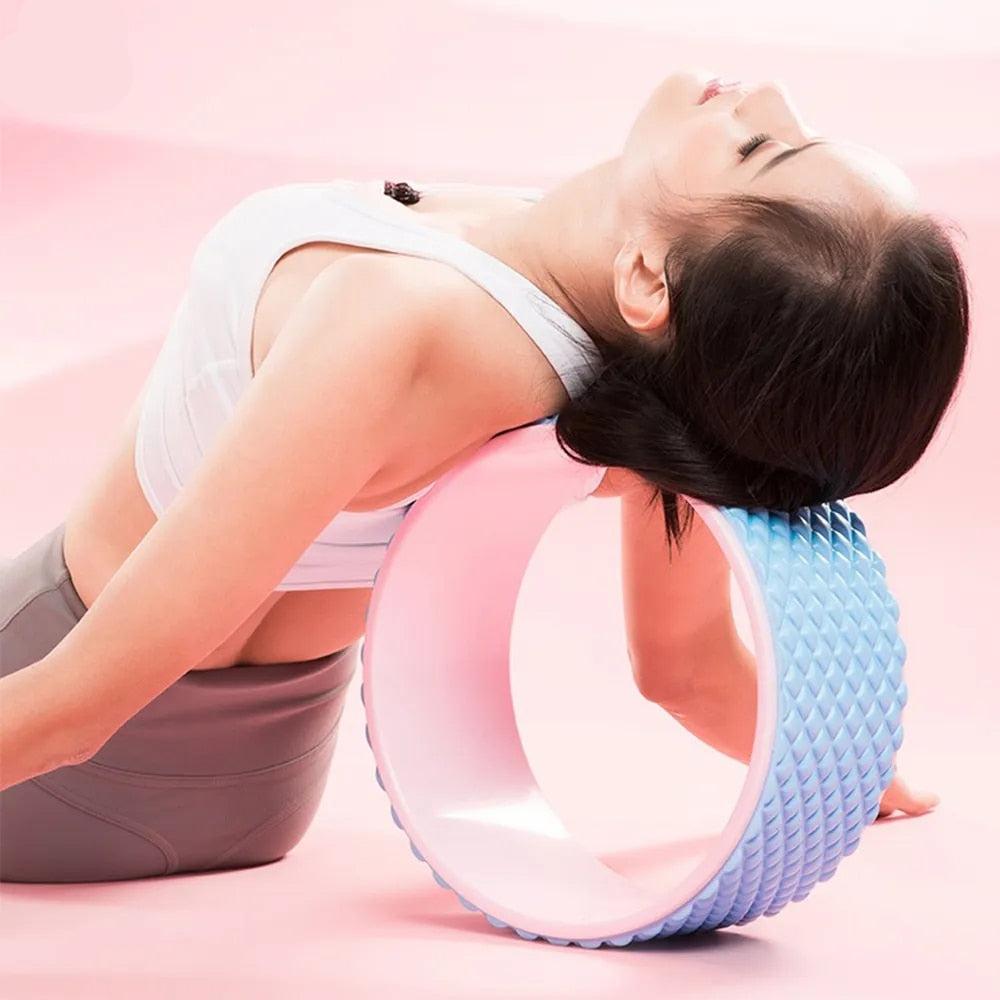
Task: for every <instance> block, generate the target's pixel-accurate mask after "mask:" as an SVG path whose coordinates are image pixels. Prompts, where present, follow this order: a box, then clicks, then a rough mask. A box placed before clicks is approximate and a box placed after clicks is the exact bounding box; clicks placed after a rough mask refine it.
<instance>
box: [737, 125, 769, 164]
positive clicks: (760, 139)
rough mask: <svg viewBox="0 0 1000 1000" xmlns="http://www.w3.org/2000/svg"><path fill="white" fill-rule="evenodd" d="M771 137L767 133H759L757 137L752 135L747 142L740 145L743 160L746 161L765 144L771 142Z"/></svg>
mask: <svg viewBox="0 0 1000 1000" xmlns="http://www.w3.org/2000/svg"><path fill="white" fill-rule="evenodd" d="M771 138H772V137H771V136H769V135H768V134H767V133H766V132H758V133H757V135H752V136H751V137H750V138H749V139H747V140H746V142H741V143H740V145H739V153H740V157H741V158H742V159H744V160H745V159H746V158H747V157H748V156H749V155H750V154H751V153H752V152H754V150H756V149H758V148H759V147H760V146H763V145H764V143H766V142H770V141H771Z"/></svg>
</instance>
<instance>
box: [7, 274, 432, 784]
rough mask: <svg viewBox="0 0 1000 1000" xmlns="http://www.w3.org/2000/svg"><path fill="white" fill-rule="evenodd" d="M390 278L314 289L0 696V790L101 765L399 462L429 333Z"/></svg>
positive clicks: (319, 282) (330, 280) (415, 303)
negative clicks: (202, 447)
mask: <svg viewBox="0 0 1000 1000" xmlns="http://www.w3.org/2000/svg"><path fill="white" fill-rule="evenodd" d="M392 267H393V263H392V262H391V261H386V260H385V259H384V258H375V257H352V258H349V259H347V260H345V261H339V262H338V263H337V264H336V265H334V266H332V267H331V268H328V269H327V270H326V271H324V272H323V273H322V274H321V275H320V276H319V277H317V279H316V280H315V281H314V282H313V284H312V285H311V286H310V288H309V289H308V291H307V292H306V293H305V295H304V296H303V298H302V299H301V300H300V302H299V304H298V305H297V306H296V308H295V310H294V311H293V312H292V313H291V315H290V316H289V318H288V321H287V325H286V328H285V329H284V330H283V332H282V335H281V337H280V338H279V340H278V341H277V343H276V345H275V347H274V348H273V349H272V351H271V353H270V354H269V356H268V359H267V363H266V365H264V366H263V367H262V369H261V371H260V372H259V373H258V374H257V376H256V377H255V378H254V380H253V381H252V383H251V384H250V386H249V387H248V388H247V390H246V392H245V393H244V395H243V396H242V398H241V399H240V401H239V404H238V406H237V408H236V410H235V412H234V414H233V417H232V419H231V420H230V421H229V423H228V424H227V425H226V426H225V428H224V429H223V431H222V432H221V433H220V434H219V437H218V438H217V440H216V441H215V442H213V445H212V447H211V448H210V450H209V452H208V453H207V454H206V455H205V458H204V460H203V461H202V463H201V465H200V466H199V468H198V470H197V473H196V474H195V475H194V476H193V477H192V479H191V480H190V481H189V482H188V483H187V484H186V485H185V488H184V490H183V491H182V493H181V494H180V495H178V496H177V498H176V499H175V501H174V502H173V504H172V505H171V506H170V507H169V508H168V509H167V510H166V511H165V513H164V515H163V516H162V517H161V518H160V519H159V521H158V522H157V523H156V524H155V525H154V526H153V528H152V529H151V530H150V531H149V533H148V534H147V535H146V536H145V537H144V538H143V540H142V541H141V542H140V544H139V545H138V546H137V547H136V548H135V550H134V551H133V552H132V553H131V554H130V555H129V557H128V558H127V559H126V560H125V562H124V563H123V564H122V566H121V567H120V568H119V570H118V572H117V573H116V574H115V575H114V577H113V578H112V579H111V580H110V581H109V583H108V584H107V586H106V587H105V588H104V590H103V591H102V592H101V593H100V595H99V596H98V597H97V599H96V600H95V601H94V603H93V605H92V606H91V607H90V609H89V610H88V612H87V614H86V615H84V616H83V618H82V619H81V621H80V622H79V623H78V624H77V625H76V626H75V627H74V628H73V629H72V631H71V632H70V633H69V634H68V635H67V636H66V637H65V638H64V639H63V641H62V642H60V643H59V645H58V646H56V647H55V648H54V649H53V650H52V651H51V653H49V654H48V655H47V656H46V657H44V659H42V660H40V661H38V662H37V663H34V664H32V665H30V666H28V667H25V668H23V669H22V670H19V671H16V672H15V673H13V674H10V675H8V676H7V677H5V678H3V680H2V681H0V711H2V716H0V722H2V724H0V765H2V768H3V773H2V775H0V787H8V786H10V785H12V784H17V783H18V782H20V781H23V780H25V779H26V778H28V777H31V776H33V775H34V774H38V773H42V772H43V771H45V770H50V769H52V768H53V767H57V766H61V765H63V764H66V763H75V762H78V761H79V760H82V759H86V757H88V756H90V755H92V754H93V753H95V752H96V751H97V750H98V749H99V748H100V746H101V745H103V743H105V742H106V741H107V740H108V739H109V738H110V737H111V735H113V734H114V732H115V731H116V730H117V729H118V728H120V727H121V726H122V725H123V724H124V723H125V722H126V721H127V720H128V719H130V718H131V717H132V716H133V715H134V714H135V713H136V712H138V711H139V710H140V709H141V708H142V707H143V706H144V705H146V704H148V702H150V701H151V700H152V699H153V698H154V697H155V696H156V695H158V694H159V693H160V692H162V691H163V690H164V689H166V688H167V687H169V686H170V684H172V683H173V682H174V681H175V680H176V679H177V678H178V677H180V676H181V675H182V674H183V673H185V672H186V671H187V670H188V669H189V667H190V666H191V665H192V664H195V663H197V662H199V661H200V660H201V659H202V658H203V657H205V656H206V655H207V654H208V653H210V652H211V651H212V650H213V649H215V648H216V647H218V646H219V645H220V644H221V643H222V642H223V641H224V640H225V639H226V638H227V637H228V636H229V635H230V634H231V633H232V632H233V631H234V630H235V629H236V628H238V627H239V625H240V624H241V623H242V622H243V621H244V620H245V619H246V618H247V617H248V616H249V615H250V614H251V613H252V612H253V611H254V610H255V609H256V608H257V607H258V606H259V605H260V604H261V602H262V601H263V600H264V599H265V598H266V597H267V595H268V594H269V593H271V592H272V591H273V589H274V587H275V585H276V584H277V583H278V582H280V580H281V578H282V577H283V576H284V574H285V573H286V572H287V570H288V568H289V566H291V565H292V564H293V563H294V561H295V560H296V559H297V558H298V557H299V555H301V553H302V552H303V551H304V550H305V549H306V548H307V546H308V545H309V544H310V542H311V541H312V540H313V539H314V538H315V537H316V535H317V534H319V532H320V531H321V530H322V528H323V527H324V526H325V525H326V524H327V523H328V522H329V520H330V519H331V518H332V517H333V516H335V515H336V514H337V513H338V511H340V510H342V509H343V507H344V506H345V505H346V504H347V503H349V502H350V500H351V499H352V498H353V497H354V496H355V495H356V494H357V492H358V491H359V490H360V489H361V488H362V487H363V486H364V484H365V483H366V482H367V481H368V480H369V479H370V478H371V476H372V475H373V474H374V473H375V472H376V471H377V470H378V469H379V468H380V467H382V465H383V464H384V462H385V460H386V456H388V455H390V454H392V453H393V452H395V451H397V450H398V446H399V440H398V439H400V437H401V435H403V434H404V433H406V432H407V427H408V422H407V420H405V419H400V416H401V414H402V413H405V412H406V410H407V407H408V405H409V401H410V400H411V399H412V398H413V395H414V393H415V392H417V391H418V383H419V381H420V378H421V377H422V376H421V375H420V374H418V373H419V372H420V371H421V370H422V369H421V366H420V360H421V357H422V351H423V347H422V345H423V343H424V340H425V337H424V333H425V329H424V326H425V324H426V326H427V328H429V326H430V321H431V318H432V317H431V314H430V311H429V309H428V310H427V315H426V316H421V315H420V312H421V296H420V294H419V291H416V292H414V290H412V289H407V290H406V291H407V294H402V293H401V292H402V290H401V289H400V288H398V287H393V285H392V278H393V276H394V275H395V274H396V271H394V270H392ZM425 298H427V297H425ZM424 391H426V390H424Z"/></svg>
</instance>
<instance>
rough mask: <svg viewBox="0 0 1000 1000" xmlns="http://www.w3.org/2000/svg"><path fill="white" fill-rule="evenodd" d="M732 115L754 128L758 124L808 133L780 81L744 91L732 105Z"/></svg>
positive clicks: (786, 89) (771, 81) (765, 83)
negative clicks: (747, 122)
mask: <svg viewBox="0 0 1000 1000" xmlns="http://www.w3.org/2000/svg"><path fill="white" fill-rule="evenodd" d="M733 114H734V115H735V116H736V117H737V118H743V119H745V120H747V121H749V122H752V123H753V124H754V125H755V126H756V125H757V124H758V123H759V124H761V125H770V126H771V127H772V128H782V127H785V128H789V127H790V128H792V129H794V130H797V131H799V132H803V133H808V132H809V131H810V129H809V127H808V126H807V125H806V124H805V122H804V121H803V120H802V116H801V115H800V114H799V112H798V110H797V109H796V107H795V102H794V101H793V100H792V98H791V96H790V95H789V93H788V88H787V87H786V86H785V84H784V83H783V82H781V81H780V80H765V81H763V82H762V83H759V84H757V85H756V86H754V87H751V88H749V89H748V90H746V92H745V93H744V94H743V97H742V98H741V99H740V100H739V101H737V103H736V104H735V105H734V107H733Z"/></svg>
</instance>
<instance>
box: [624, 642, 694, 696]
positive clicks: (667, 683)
mask: <svg viewBox="0 0 1000 1000" xmlns="http://www.w3.org/2000/svg"><path fill="white" fill-rule="evenodd" d="M629 662H630V663H631V666H632V678H633V680H634V681H635V686H636V688H637V689H638V691H639V694H641V695H642V697H643V698H645V699H646V701H651V702H654V703H656V704H657V705H662V706H663V707H664V708H670V707H674V706H680V705H683V704H685V703H686V702H687V701H688V700H689V699H690V698H691V696H692V692H693V689H694V672H693V671H692V670H691V669H690V667H689V665H688V664H686V663H683V662H679V661H678V660H677V658H676V657H672V656H666V655H662V654H658V653H656V652H654V651H650V650H645V651H643V652H639V651H637V650H636V649H634V648H630V649H629Z"/></svg>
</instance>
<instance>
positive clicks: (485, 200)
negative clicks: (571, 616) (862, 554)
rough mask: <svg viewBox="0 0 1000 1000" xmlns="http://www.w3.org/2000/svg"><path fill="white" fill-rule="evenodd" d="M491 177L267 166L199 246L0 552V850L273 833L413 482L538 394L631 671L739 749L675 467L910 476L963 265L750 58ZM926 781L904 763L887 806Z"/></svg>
mask: <svg viewBox="0 0 1000 1000" xmlns="http://www.w3.org/2000/svg"><path fill="white" fill-rule="evenodd" d="M386 194H388V195H390V197H388V198H387V197H385V195H386ZM517 194H518V192H517V191H516V190H515V189H492V190H482V189H475V188H470V187H468V186H463V185H451V186H449V185H437V186H427V185H422V184H417V185H415V186H411V185H407V184H405V183H395V184H394V183H389V182H386V184H385V186H384V188H383V187H382V186H381V185H379V187H378V188H376V187H374V186H372V185H370V184H351V183H350V182H329V183H315V184H292V185H282V186H279V187H275V188H269V189H266V190H264V191H261V192H257V193H255V194H253V195H251V196H250V197H248V198H246V199H243V200H242V201H241V202H239V203H238V204H237V205H236V206H235V207H234V208H233V209H232V211H230V212H229V213H227V214H226V215H225V216H224V217H223V218H222V219H221V220H220V221H219V222H218V223H217V224H216V226H214V227H213V228H212V230H210V232H209V233H208V234H207V235H206V237H205V239H204V240H203V241H202V243H201V244H199V247H198V249H197V251H196V253H195V256H194V261H193V265H192V269H191V282H190V286H189V288H188V289H187V291H186V294H185V296H184V297H183V299H182V302H181V304H180V306H179V307H178V310H177V313H176V315H175V317H174V324H173V326H172V328H171V330H170V333H169V336H168V337H167V338H166V340H165V342H164V345H163V349H162V351H161V353H160V356H159V357H158V359H157V362H156V364H155V366H154V368H153V371H152V373H151V374H150V377H149V379H148V381H147V383H146V385H145V387H144V389H143V392H142V394H141V395H140V397H139V399H138V400H137V401H136V405H135V406H134V407H133V410H132V413H131V414H130V417H129V419H128V421H127V426H126V427H125V430H124V434H123V436H122V438H121V441H120V443H119V447H118V449H117V450H116V451H115V453H114V454H113V456H112V458H111V460H110V461H109V462H108V464H107V465H106V466H105V467H104V468H102V469H101V470H99V472H98V474H97V476H96V478H95V479H94V481H93V483H92V484H91V486H90V488H89V489H88V491H87V492H86V493H85V495H83V496H82V497H81V498H80V499H79V500H78V502H77V503H76V504H75V505H74V507H73V508H72V509H71V510H70V511H69V513H68V516H67V518H66V520H65V523H64V524H63V525H60V526H58V527H57V528H55V529H53V530H52V531H51V532H50V533H49V534H47V535H46V536H45V537H43V538H42V539H39V541H38V542H36V543H35V544H34V545H33V546H32V547H30V548H29V549H28V550H26V551H25V552H23V553H21V554H20V555H19V556H18V557H17V558H16V559H14V560H13V562H11V563H9V564H7V565H6V566H4V567H3V568H2V569H0V667H2V670H0V673H2V674H3V678H2V680H0V697H2V702H3V721H2V729H0V755H2V761H3V773H2V775H0V788H2V789H3V792H2V802H0V805H2V809H0V816H2V824H3V828H2V830H0V844H2V848H0V878H2V879H5V880H8V881H88V880H97V879H121V878H135V877H142V876H149V875H162V874H170V873H172V872H179V871H195V870H206V869H217V868H232V867H246V866H250V865H255V864H262V863H266V862H268V861H273V860H276V859H277V858H279V857H281V856H283V855H284V854H285V853H286V852H287V851H288V850H289V849H291V847H293V846H294V845H295V844H296V843H297V842H298V841H299V839H300V838H301V836H302V835H303V833H304V832H305V830H306V828H307V826H308V824H309V822H310V820H311V818H312V816H313V814H314V812H315V809H316V806H317V804H318V801H319V797H320V795H321V793H322V789H323V783H324V781H325V778H326V774H327V771H328V768H329V765H330V761H331V756H332V753H333V747H334V742H335V739H336V726H337V721H338V719H339V715H340V712H341V709H342V705H343V697H344V689H345V686H346V685H347V683H348V681H349V680H350V676H351V672H352V670H353V667H354V658H353V655H352V654H353V651H354V650H355V648H356V643H357V640H358V639H359V638H360V637H361V635H362V633H363V625H364V611H365V607H366V603H367V601H368V598H369V595H370V590H371V584H372V579H373V576H374V573H375V571H376V570H377V568H378V563H379V561H380V559H381V557H382V555H383V554H384V551H385V548H386V545H387V544H388V541H389V539H390V538H391V536H392V532H393V531H394V530H395V527H396V526H397V525H398V523H399V521H400V520H401V518H402V516H403V515H404V514H405V511H406V509H407V507H408V506H409V504H411V503H412V502H413V501H414V500H415V499H416V498H417V497H419V496H421V495H422V494H423V493H424V492H426V491H427V489H429V488H430V486H431V485H432V484H433V482H434V480H435V479H436V478H437V477H438V476H440V475H441V474H442V473H443V472H444V471H445V470H446V469H448V468H449V467H451V466H452V465H454V464H455V463H457V462H461V461H462V460H463V459H464V458H466V457H467V456H468V455H469V454H471V453H472V452H473V451H474V450H475V449H477V448H479V447H480V446H481V445H482V444H483V443H484V442H485V441H487V440H489V438H491V437H492V436H494V435H496V434H498V433H502V432H503V431H505V430H509V429H512V428H515V427H519V426H523V425H525V424H527V423H531V422H534V421H538V420H541V419H544V418H546V417H547V416H548V415H550V414H553V413H555V414H558V419H557V422H556V425H555V426H556V433H557V437H558V440H559V442H560V444H561V446H562V447H564V448H566V449H567V450H569V451H570V452H571V453H572V454H573V455H574V456H575V457H576V458H578V459H580V460H582V461H585V462H589V463H591V464H600V465H606V466H609V472H608V473H607V475H606V476H605V479H604V481H603V482H602V485H601V487H600V488H599V490H598V494H599V495H605V496H607V495H619V496H621V497H622V517H623V522H622V523H623V566H624V578H625V594H624V600H625V606H626V614H627V620H628V626H629V654H630V658H631V662H632V668H633V673H634V675H635V679H636V682H637V684H638V687H639V690H640V691H641V692H642V694H643V695H644V696H645V697H647V698H649V699H651V700H653V701H655V702H657V703H659V704H661V705H663V706H664V708H666V709H667V711H669V712H671V713H672V714H673V715H674V716H675V717H676V718H677V719H678V720H680V721H681V722H682V723H683V724H684V725H686V726H687V727H688V728H690V729H691V730H692V731H693V732H695V733H696V734H697V735H699V736H700V737H701V738H703V739H705V740H706V741H708V742H710V743H711V744H712V745H714V746H716V747H718V748H719V749H720V750H722V751H723V752H725V753H728V754H731V755H732V756H734V757H737V758H738V759H742V760H747V759H748V757H749V751H750V743H751V741H752V733H753V725H754V709H755V703H754V698H755V685H754V676H753V664H752V661H751V659H750V657H749V654H748V652H747V651H746V649H745V648H744V647H743V646H742V645H741V643H740V642H739V640H738V639H737V637H736V635H735V631H734V629H733V627H732V620H731V617H730V614H729V610H730V609H729V607H728V582H727V581H728V576H727V567H726V566H725V564H724V563H723V562H722V561H721V559H720V557H719V553H718V550H717V549H716V548H715V546H714V545H713V544H712V542H711V540H710V538H709V537H708V535H707V533H706V532H705V531H704V529H702V528H700V527H699V523H698V522H696V521H691V519H690V518H686V519H685V520H686V521H687V523H686V525H685V527H684V528H683V529H682V527H681V519H680V517H679V510H678V505H677V497H676V494H677V493H683V494H686V495H688V496H694V497H699V498H702V499H704V500H706V501H708V502H711V503H715V504H727V505H734V506H753V505H762V506H767V507H773V508H781V509H787V510H795V509H797V508H798V507H800V506H802V505H805V504H813V503H819V502H823V501H825V500H830V499H836V498H839V497H847V496H850V495H852V494H856V493H862V492H867V491H871V490H875V489H879V488H880V487H882V486H885V485H887V484H888V483H890V482H892V481H894V480H895V479H897V478H899V477H900V476H901V475H903V474H904V473H905V472H906V471H907V470H908V469H909V468H911V467H912V466H913V464H914V463H915V462H916V461H917V460H918V458H919V457H920V455H921V454H922V453H923V451H924V449H925V448H926V446H927V443H928V442H929V440H930V438H931V436H932V435H933V433H934V431H935V429H936V427H937V425H938V423H939V422H940V419H941V417H942V415H943V413H944V412H945V410H946V408H947V406H948V405H949V402H950V401H951V399H952V397H953V395H954V392H955V389H956V386H957V384H958V380H959V376H960V373H961V369H962V365H963V362H964V357H965V351H966V344H967V336H968V330H967V326H968V321H967V312H968V303H967V290H966V285H965V275H964V273H963V270H962V265H961V263H960V261H959V259H958V257H957V255H956V254H955V252H954V250H953V248H952V246H951V244H950V242H949V240H948V238H947V236H946V235H945V233H944V231H943V230H942V228H941V227H940V226H939V225H938V224H937V223H936V222H934V221H933V220H931V219H929V218H927V217H925V216H923V215H921V214H920V213H919V212H918V211H917V210H916V208H915V200H914V192H913V188H912V186H911V185H910V183H909V182H908V181H907V179H906V178H905V177H904V176H903V175H902V174H901V173H900V172H899V170H898V169H896V168H895V167H894V166H893V165H892V164H890V163H888V162H887V161H886V160H884V159H883V158H881V157H879V156H878V155H876V154H875V153H873V152H872V151H870V150H867V149H864V148H862V147H857V146H853V145H850V144H848V143H845V142H842V141H837V140H832V139H822V138H820V137H817V136H815V135H814V134H813V133H812V132H811V130H810V129H809V128H808V127H807V126H806V125H805V124H804V123H803V121H802V120H801V118H800V117H799V115H798V114H797V113H796V111H795V110H794V109H793V107H792V105H791V104H790V102H789V100H788V98H787V96H786V95H785V93H784V91H783V90H782V88H781V87H779V86H776V85H773V84H764V85H760V86H756V87H753V88H745V87H742V86H739V85H736V84H730V85H722V84H718V83H717V82H715V83H712V82H710V81H708V80H706V79H705V78H704V77H702V76H699V75H697V74H692V73H676V74H672V75H671V76H669V77H667V78H666V79H665V80H664V82H663V83H662V84H661V85H660V86H659V87H658V88H657V89H656V90H655V92H654V93H653V94H652V96H651V97H650V99H649V101H648V102H647V103H646V105H645V106H644V107H643V108H642V110H641V112H640V114H639V116H638V118H637V119H636V121H635V122H634V124H633V126H632V128H631V130H630V132H629V134H628V136H627V139H626V142H625V144H624V148H623V149H622V152H621V154H620V155H619V156H617V157H615V158H614V159H611V160H608V161H605V162H602V163H599V164H597V165H596V166H594V167H592V168H590V169H588V170H585V171H582V172H581V173H580V174H578V175H576V176H574V177H572V178H570V179H568V180H567V181H565V182H563V183H562V184H560V185H558V186H557V187H555V188H554V189H553V190H552V191H550V192H548V193H546V194H545V195H544V196H542V197H540V198H537V197H536V198H534V199H533V198H532V197H531V196H530V192H525V191H521V192H520V197H518V196H517ZM657 499H660V500H661V502H662V504H661V506H662V514H661V516H657V515H655V514H652V513H651V510H652V505H653V503H654V502H655V501H656V500H657ZM688 513H690V512H688ZM682 532H683V547H682V548H681V549H680V551H678V552H677V553H674V554H673V556H672V557H669V558H668V555H669V551H670V544H671V542H680V541H681V539H682ZM665 608H669V609H670V614H669V615H667V614H664V613H663V609H665ZM933 804H934V797H933V796H929V795H917V794H915V793H912V792H911V791H910V790H909V789H907V788H906V786H905V785H904V784H903V783H902V782H901V781H898V780H897V781H895V782H894V783H893V785H892V786H890V789H889V790H888V791H887V792H886V794H885V798H884V799H883V803H882V810H883V813H884V812H889V811H891V810H892V809H894V808H902V809H903V810H905V811H907V812H910V813H919V812H923V811H926V810H927V809H928V808H930V806H931V805H933Z"/></svg>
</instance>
